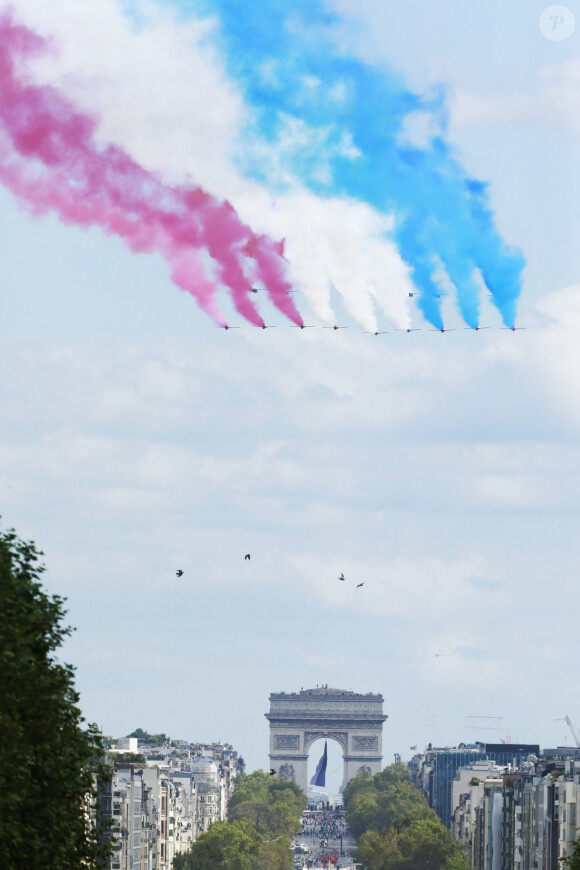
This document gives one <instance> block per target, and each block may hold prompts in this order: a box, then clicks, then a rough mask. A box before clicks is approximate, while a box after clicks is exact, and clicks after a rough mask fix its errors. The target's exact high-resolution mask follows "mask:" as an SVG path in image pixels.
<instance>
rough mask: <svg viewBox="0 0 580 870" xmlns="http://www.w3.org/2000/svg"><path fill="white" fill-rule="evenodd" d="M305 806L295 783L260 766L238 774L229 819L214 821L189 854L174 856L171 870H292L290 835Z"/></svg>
mask: <svg viewBox="0 0 580 870" xmlns="http://www.w3.org/2000/svg"><path fill="white" fill-rule="evenodd" d="M305 806H306V795H305V794H304V792H302V791H301V789H300V788H299V787H298V786H297V785H296V783H295V782H285V781H284V780H282V779H280V777H277V776H275V777H272V776H269V775H268V774H267V773H264V771H263V770H256V771H255V772H254V773H250V774H248V775H246V774H242V775H240V776H239V777H238V778H237V780H236V787H235V790H234V793H233V794H232V796H231V798H230V803H229V822H218V823H215V824H213V825H212V826H211V828H210V829H209V830H208V831H207V832H206V833H205V834H202V835H201V836H200V837H199V838H198V839H197V840H196V842H195V843H194V844H193V846H192V848H191V851H190V852H188V853H187V854H185V855H181V856H179V857H177V858H176V859H175V860H174V862H173V868H174V870H206V868H207V870H210V868H211V870H245V868H246V867H248V868H251V870H290V868H291V867H292V852H291V850H290V837H291V836H292V834H296V833H297V832H298V831H299V830H300V816H301V814H302V810H303V809H304V807H305ZM256 843H257V844H258V847H257V851H256Z"/></svg>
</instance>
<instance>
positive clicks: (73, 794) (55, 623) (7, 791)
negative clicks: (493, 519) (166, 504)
mask: <svg viewBox="0 0 580 870" xmlns="http://www.w3.org/2000/svg"><path fill="white" fill-rule="evenodd" d="M41 555H42V553H40V552H38V551H37V550H36V548H35V546H34V544H32V543H26V542H23V541H21V540H19V539H18V537H17V536H16V534H15V532H14V531H8V532H2V531H0V613H1V614H2V618H1V620H0V697H1V698H2V704H1V707H0V735H1V739H0V866H1V867H2V868H3V870H21V868H23V867H26V870H69V868H70V870H72V868H74V870H78V868H79V867H81V866H83V867H85V868H87V870H90V868H95V867H97V866H98V861H99V855H100V854H101V849H100V847H99V833H100V832H99V830H98V828H97V827H95V825H94V823H93V821H92V820H91V819H90V815H89V813H88V812H87V809H88V806H89V802H90V801H93V800H94V798H95V796H96V776H97V774H102V775H105V769H104V767H103V766H102V765H101V764H100V762H99V759H100V758H102V756H103V754H104V748H103V743H102V740H101V737H100V735H99V733H98V731H97V728H96V726H94V725H89V726H88V727H86V728H85V727H83V725H82V723H83V722H84V720H83V717H82V715H81V712H80V710H79V708H78V706H77V705H78V701H79V695H78V694H77V692H76V691H75V688H74V679H73V674H74V669H73V667H72V665H68V664H61V663H59V662H58V661H57V659H56V657H55V651H56V650H57V649H58V648H59V647H60V646H61V644H62V642H63V640H64V638H65V637H67V636H68V635H69V634H70V633H71V628H70V627H68V626H65V625H63V619H64V616H65V613H66V611H65V609H64V599H63V598H61V597H59V596H58V595H54V596H50V595H47V594H46V592H45V591H44V590H43V588H42V586H41V584H40V582H39V578H40V576H41V574H42V573H43V571H44V567H43V566H42V565H40V564H39V557H40V556H41Z"/></svg>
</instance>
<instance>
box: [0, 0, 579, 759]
mask: <svg viewBox="0 0 580 870" xmlns="http://www.w3.org/2000/svg"><path fill="white" fill-rule="evenodd" d="M565 8H566V9H567V10H568V12H567V13H566V15H568V14H570V16H571V15H575V17H576V20H577V21H578V20H580V4H578V3H572V2H569V3H568V4H567V6H566V7H565ZM545 9H546V4H545V3H543V2H540V3H537V2H533V0H532V2H530V0H525V2H524V0H512V2H511V3H510V4H509V9H506V8H505V5H504V4H502V3H500V2H499V0H474V2H472V3H470V4H468V5H466V4H465V3H462V2H460V0H433V2H430V3H424V2H419V0H409V2H407V3H405V4H401V3H396V2H394V0H380V2H379V0H357V2H356V3H354V2H351V0H332V2H326V3H318V2H309V3H306V2H296V3H294V4H292V6H291V8H290V10H289V9H288V4H284V3H280V2H278V0H267V2H266V3H265V4H261V5H260V6H259V7H256V8H255V11H254V10H252V11H251V12H249V11H248V7H247V4H241V3H236V2H233V0H227V2H226V0H207V2H206V0H189V2H185V0H182V2H179V0H131V2H121V0H84V2H83V3H82V4H80V3H78V2H77V0H54V2H53V3H51V4H50V9H49V8H48V7H47V6H46V5H43V4H38V3H37V2H35V0H13V2H11V3H7V2H6V0H0V13H1V14H2V15H4V14H5V13H7V12H8V10H11V15H12V19H11V20H12V22H17V23H18V24H19V25H22V26H23V27H26V28H28V29H29V30H31V31H33V32H34V33H36V34H38V35H40V36H42V37H43V38H44V40H45V43H44V47H39V48H38V49H35V50H34V51H33V52H32V53H31V54H29V55H26V54H25V55H18V56H17V55H16V54H15V55H14V57H15V60H13V63H14V66H13V69H14V71H15V73H14V74H15V80H17V81H20V82H25V83H26V84H27V86H28V90H27V91H18V90H17V91H15V93H16V94H17V98H18V99H17V101H16V103H18V101H20V103H19V104H20V105H21V106H22V105H24V104H25V100H26V99H28V97H30V99H31V100H33V99H35V100H41V101H43V100H44V103H43V105H44V106H45V108H46V106H49V105H50V107H52V108H51V111H52V112H53V116H54V118H56V117H57V115H58V117H59V118H60V117H62V116H63V113H64V115H66V116H67V117H69V118H72V117H74V118H83V119H85V120H86V119H88V120H86V125H87V126H86V127H83V129H85V130H86V129H88V130H89V134H90V135H89V134H87V138H86V139H83V141H82V143H81V145H82V147H81V145H79V146H78V148H79V150H78V152H73V151H70V150H69V149H68V148H65V147H64V145H63V142H64V140H63V139H58V138H57V139H56V140H55V141H57V142H58V143H59V144H58V147H57V148H56V149H55V151H54V153H53V154H52V156H51V161H52V162H50V161H49V162H47V163H45V164H41V161H40V159H39V158H38V155H36V156H35V155H34V154H32V156H31V153H30V152H29V151H26V148H25V147H24V146H22V148H21V150H20V151H19V152H18V153H17V149H15V147H13V145H11V141H12V140H11V139H10V137H11V135H13V133H14V129H15V126H14V125H16V124H18V123H19V122H20V120H21V118H20V116H19V115H18V112H16V113H14V114H12V115H10V114H9V113H6V112H5V114H4V116H3V118H2V119H1V121H0V175H1V178H2V184H3V186H2V187H0V226H1V230H2V231H1V233H0V257H1V264H2V293H1V296H0V315H1V317H2V322H3V324H4V329H3V330H2V333H1V335H0V361H1V366H2V371H3V374H4V377H3V378H2V385H1V388H0V403H1V404H0V413H1V419H2V421H3V425H2V427H1V428H0V492H1V494H2V503H1V507H0V513H1V515H2V525H3V527H4V528H8V527H14V528H16V530H17V531H18V533H19V535H20V536H21V537H23V538H26V539H32V540H34V541H35V542H36V543H37V545H38V546H39V547H40V548H41V549H42V550H43V551H44V553H45V562H46V565H47V572H46V574H45V575H44V577H45V583H46V586H47V588H48V590H49V591H50V592H52V593H55V594H59V595H64V596H66V597H67V599H68V601H67V604H68V608H69V614H68V619H69V621H70V623H71V625H73V626H75V628H76V631H75V633H74V635H73V636H72V638H71V639H70V640H69V641H67V643H66V645H65V647H64V649H63V653H62V655H63V658H64V659H65V660H66V661H70V662H72V663H73V664H74V665H75V667H76V681H77V687H78V689H79V691H80V694H81V707H82V710H83V713H84V715H85V716H86V718H87V720H88V721H96V722H97V723H98V724H99V725H100V726H101V727H102V729H103V731H104V733H105V734H111V735H114V736H122V735H124V734H128V733H130V732H131V731H133V730H134V729H135V728H137V727H142V728H145V729H147V730H149V731H152V732H160V731H165V732H166V733H169V734H171V736H174V737H179V738H183V739H189V740H192V741H198V740H199V741H213V740H217V739H221V740H223V741H227V742H229V743H232V744H233V745H234V747H235V748H236V749H237V750H238V751H239V752H240V753H241V754H242V755H243V756H244V758H245V759H246V761H247V765H248V769H249V770H252V769H255V768H257V767H266V766H267V764H268V758H267V753H268V725H267V721H266V720H265V718H264V713H266V712H267V710H268V696H269V694H270V692H278V691H287V692H291V691H299V690H300V688H301V687H304V688H309V687H313V686H316V685H317V684H328V685H329V686H334V687H338V688H342V689H352V690H353V691H360V692H369V691H372V692H380V693H381V694H382V695H383V696H384V710H385V713H386V714H387V715H388V719H387V721H386V723H385V727H384V732H383V755H384V762H385V763H390V762H391V761H392V760H393V757H394V754H395V753H399V754H400V755H401V756H402V757H403V759H406V758H409V757H410V756H411V754H412V752H411V750H410V747H411V746H415V745H418V746H419V748H422V747H423V746H425V745H426V744H427V743H429V742H431V743H433V744H434V745H455V744H456V743H458V742H460V741H464V742H472V741H475V740H484V741H487V740H489V741H492V742H499V741H500V740H506V741H509V740H510V739H511V740H512V741H524V740H525V741H527V742H532V743H540V744H541V745H544V746H548V745H558V744H559V745H563V744H565V743H568V744H570V743H571V741H572V735H571V734H570V732H569V730H568V729H567V726H566V723H565V722H564V721H563V717H565V716H569V717H570V718H571V720H572V721H573V722H574V723H575V725H576V727H578V726H580V704H579V701H578V697H577V693H576V692H575V684H576V676H577V642H576V641H577V634H578V632H577V620H578V609H579V592H578V582H577V565H578V556H579V552H578V551H579V545H578V543H577V541H578V536H577V525H578V518H579V517H578V515H579V511H580V497H579V495H578V493H579V492H580V487H579V482H580V481H579V477H580V448H579V446H578V435H579V431H580V366H579V356H578V349H577V347H578V336H579V334H580V284H579V265H580V264H579V259H580V258H579V255H578V250H579V246H578V242H577V240H578V233H579V230H580V220H579V212H578V205H577V204H578V202H579V200H580V167H579V165H578V162H579V158H578V154H579V153H580V151H579V148H578V145H579V142H578V138H579V133H580V125H579V121H578V117H579V116H578V111H577V94H578V88H579V87H580V60H579V59H578V58H579V56H580V55H579V43H578V40H579V39H580V28H578V29H576V30H574V32H572V34H571V35H570V36H569V37H567V38H566V39H562V40H557V39H554V38H552V37H550V38H548V37H547V36H546V35H545V33H543V32H542V30H541V28H540V26H539V19H540V16H541V15H542V13H543V12H544V10H545ZM545 17H546V16H544V20H545ZM548 19H549V16H548ZM3 20H4V21H6V19H3ZM568 20H570V19H568ZM544 30H545V27H544ZM3 69H4V68H3ZM2 74H3V75H5V72H3V73H2ZM5 86H6V79H5V80H4V84H3V87H5ZM6 93H7V92H6ZM23 95H24V96H23ZM47 101H48V102H47ZM7 103H8V98H5V99H4V104H5V105H7ZM31 105H32V103H31ZM34 105H38V104H37V103H35V104H34ZM67 113H68V114H67ZM30 116H31V117H38V114H35V113H34V112H32V113H31V115H30ZM53 116H50V117H51V118H52V117H53ZM83 123H85V122H84V121H83ZM11 125H12V126H11ZM59 136H60V133H59ZM14 141H16V140H14ZM110 146H115V147H116V149H117V150H116V151H114V152H113V151H111V149H110ZM27 147H28V146H27ZM107 148H109V150H107ZM11 149H12V150H11ZM82 149H85V150H84V151H83V150H82ZM81 151H82V154H81ZM113 153H114V154H115V155H116V158H115V159H118V162H119V161H121V158H122V160H123V161H125V164H124V165H125V166H126V167H128V169H126V173H128V175H120V174H119V172H120V171H117V170H115V172H117V174H115V172H113V171H112V170H111V171H108V170H107V160H112V159H113V158H112V157H111V155H112V154H113ZM71 154H72V156H71ZM86 154H89V157H86ZM79 155H80V156H79ZM67 161H68V162H67ZM83 161H84V162H83ZM86 166H90V167H91V172H93V170H94V172H93V174H91V173H90V172H88V171H87V170H86ZM109 168H110V167H109ZM83 173H85V174H83ZM129 176H132V177H133V176H134V177H135V178H138V193H139V197H140V199H139V200H138V202H137V199H136V200H135V201H134V202H133V205H132V206H131V207H132V208H134V210H135V211H134V214H138V217H139V220H134V222H133V223H131V224H130V230H127V232H125V235H124V236H123V233H122V232H117V231H116V230H115V229H114V227H113V224H114V226H115V227H118V225H119V221H118V220H116V219H117V218H118V212H116V211H115V208H119V206H118V203H119V197H121V198H122V196H124V195H126V193H127V187H126V186H125V183H126V181H127V177H129ZM95 178H96V181H95ZM15 179H16V180H15ZM31 179H32V183H29V182H30V181H31ZM136 184H137V182H136ZM200 189H203V191H205V193H203V194H201V193H200V194H199V196H198V200H197V201H199V202H202V206H199V207H198V205H196V206H195V207H196V208H198V211H197V212H195V219H194V221H193V224H192V226H193V225H195V227H197V229H198V230H199V231H200V233H201V234H202V235H203V233H205V235H203V241H202V242H199V243H198V241H197V236H196V241H195V243H193V242H191V237H190V236H186V242H183V241H182V237H181V236H179V234H178V232H177V230H175V226H177V224H179V226H180V227H183V224H180V223H179V221H180V220H183V221H185V218H184V217H183V216H184V214H186V205H185V203H187V202H189V200H188V199H187V196H188V194H187V191H188V190H189V191H191V190H195V191H200ZM131 190H133V188H131ZM65 192H66V195H67V196H68V195H69V194H70V197H71V202H72V199H73V198H74V197H76V198H77V206H78V207H77V206H75V207H77V211H79V210H80V211H82V213H83V215H85V217H83V218H82V219H81V218H78V217H75V219H73V218H72V217H71V211H70V207H69V206H67V208H69V211H67V213H66V214H65V213H64V211H63V210H62V209H64V206H62V209H61V211H60V212H59V210H58V208H57V207H56V206H55V204H54V203H55V202H56V200H57V199H59V201H64V199H65V198H66V197H65ZM120 192H121V193H120ZM43 197H44V199H43ZM50 197H52V199H50ZM41 200H42V201H41ZM49 200H50V201H49ZM224 200H227V201H228V202H229V203H230V205H231V206H232V209H231V210H226V211H224V210H223V209H221V207H220V203H223V201H224ZM135 203H137V205H135ZM206 207H207V209H208V210H209V211H208V212H207V213H206V212H205V211H204V209H205V208H206ZM164 208H172V209H174V213H175V215H176V216H177V217H176V224H175V225H172V226H171V227H170V228H169V229H168V224H167V223H166V222H164V220H163V219H162V217H159V215H160V214H161V210H162V209H164ZM107 209H108V211H107ZM155 209H157V211H155ZM210 211H211V215H210V217H209V218H207V221H209V223H207V224H204V221H205V220H206V217H207V214H209V212H210ZM89 213H90V219H89V218H87V217H86V215H87V214H89ZM132 214H133V212H132ZM111 215H112V216H111ZM215 215H217V218H216V221H215V222H214V223H213V224H212V223H211V221H212V220H213V219H214V216H215ZM115 220H116V223H115ZM225 222H227V225H228V227H229V228H230V229H231V230H232V233H234V234H237V235H235V238H236V239H237V241H235V243H231V245H230V247H227V249H226V248H223V247H222V248H220V244H221V242H219V240H218V241H216V238H215V236H211V233H210V230H211V231H213V230H212V228H213V229H215V225H216V223H217V227H218V236H219V231H220V228H222V227H223V226H224V225H225ZM200 228H201V230H200ZM135 233H138V234H139V244H140V245H141V247H140V248H139V250H138V252H137V251H136V248H138V245H137V243H136V242H135V235H134V234H135ZM131 234H133V235H131ZM129 236H131V239H132V241H128V239H129ZM220 238H221V237H220ZM208 239H209V241H208ZM282 239H284V246H283V247H282V246H281V244H280V242H281V240H282ZM192 276H193V277H192ZM272 276H274V277H272ZM246 286H247V287H249V286H254V287H255V288H256V289H258V293H255V294H249V293H248V292H247V290H246V289H245V288H246ZM200 288H202V289H201V290H200ZM240 288H242V289H240ZM273 288H274V289H273ZM276 288H277V289H276ZM290 289H291V291H292V292H289V290H290ZM410 293H412V294H413V296H410V295H409V294H410ZM225 323H227V324H229V325H231V326H236V327H239V328H237V329H235V330H233V329H232V330H231V331H226V330H223V329H216V326H219V325H223V324H225ZM262 323H263V324H265V325H267V326H269V327H270V326H272V327H276V328H275V329H266V330H262V329H256V327H255V325H260V324H262ZM297 323H303V324H305V325H307V326H312V327H315V328H312V329H307V330H303V331H298V330H297V329H296V328H295V326H296V324H297ZM253 324H255V325H253ZM334 325H339V326H341V327H342V326H344V327H347V328H344V329H340V330H333V329H323V328H322V327H323V326H326V327H330V326H334ZM476 325H479V326H481V327H487V329H485V330H481V331H477V332H476V331H475V330H474V329H473V327H474V326H476ZM506 325H507V326H513V325H516V326H518V327H525V329H521V330H519V329H518V330H517V331H516V332H512V331H510V330H509V329H502V328H501V327H502V326H506ZM291 327H294V328H291ZM441 327H444V328H445V329H448V330H453V331H450V332H448V333H446V334H443V335H442V334H440V333H437V331H436V330H437V329H438V328H441ZM407 329H413V330H414V331H413V332H410V333H407V332H406V330H407ZM415 330H416V331H415ZM373 332H379V333H381V334H379V335H373V334H372V333H373ZM248 552H249V553H251V560H244V558H243V557H244V554H245V553H248ZM177 569H182V570H183V571H184V574H183V577H182V578H181V579H179V580H178V579H177V578H176V576H175V571H176V570H177ZM341 572H344V575H345V576H346V578H347V582H345V583H341V582H340V581H339V580H338V576H339V574H340V573H341ZM361 582H362V583H364V586H362V587H360V588H356V587H357V584H358V583H361ZM321 752H322V746H321V745H319V744H316V745H315V746H314V747H313V749H312V754H311V759H310V761H311V765H312V769H313V770H314V767H315V765H316V762H317V761H318V757H319V755H320V754H321ZM332 753H334V755H333V754H332ZM337 759H338V761H337ZM339 764H340V759H339V754H338V748H337V747H336V746H334V744H332V746H331V745H329V770H331V769H334V768H336V767H337V766H339Z"/></svg>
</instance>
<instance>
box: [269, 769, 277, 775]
mask: <svg viewBox="0 0 580 870" xmlns="http://www.w3.org/2000/svg"><path fill="white" fill-rule="evenodd" d="M270 776H276V771H275V770H274V768H273V767H271V768H270Z"/></svg>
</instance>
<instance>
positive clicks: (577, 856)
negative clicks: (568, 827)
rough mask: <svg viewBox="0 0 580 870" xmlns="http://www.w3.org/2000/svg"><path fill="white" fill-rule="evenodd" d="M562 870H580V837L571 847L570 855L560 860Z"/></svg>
mask: <svg viewBox="0 0 580 870" xmlns="http://www.w3.org/2000/svg"><path fill="white" fill-rule="evenodd" d="M560 862H561V864H562V870H580V835H579V836H578V839H577V840H576V842H575V843H574V845H573V847H572V854H571V855H568V857H567V858H560Z"/></svg>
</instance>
